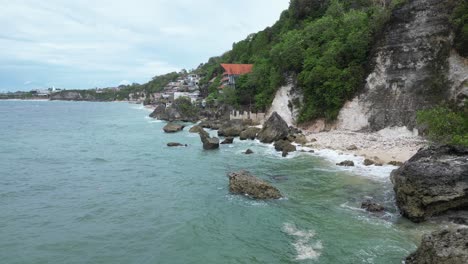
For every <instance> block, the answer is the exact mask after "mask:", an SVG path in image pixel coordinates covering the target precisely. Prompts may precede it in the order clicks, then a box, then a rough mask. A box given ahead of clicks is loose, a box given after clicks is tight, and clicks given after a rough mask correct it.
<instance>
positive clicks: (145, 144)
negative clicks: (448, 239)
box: [0, 101, 433, 264]
mask: <svg viewBox="0 0 468 264" xmlns="http://www.w3.org/2000/svg"><path fill="white" fill-rule="evenodd" d="M149 113H150V112H149V111H148V110H147V109H144V108H143V107H141V106H139V105H132V104H127V103H91V102H59V101H53V102H49V101H0V212H1V214H0V263H7V264H10V263H12V264H13V263H15V264H16V263H18V264H19V263H25V264H26V263H28V264H29V263H184V264H186V263H385V264H387V263H401V261H402V260H403V258H404V257H405V256H407V255H408V254H409V253H410V252H411V251H413V250H415V249H416V246H417V244H418V243H419V240H420V237H421V234H422V233H425V232H428V231H430V230H432V228H433V227H432V226H430V224H423V225H415V224H412V223H410V222H409V221H407V220H405V219H404V218H401V217H400V216H399V215H398V212H397V209H396V207H395V204H394V198H393V191H392V185H391V183H390V180H389V178H388V176H389V174H390V172H391V170H392V169H394V168H395V167H391V166H384V167H374V166H371V167H364V166H357V167H355V168H341V167H337V166H335V165H334V164H335V163H336V162H337V161H341V160H344V159H348V158H351V159H355V160H356V159H360V158H359V157H347V156H343V155H339V153H336V152H334V151H328V150H324V151H318V152H316V153H313V154H309V153H299V152H298V153H295V154H293V155H291V156H290V157H288V158H282V157H281V153H276V152H275V151H274V148H273V147H272V146H271V145H264V144H260V143H259V142H257V141H250V140H249V141H242V142H241V141H239V140H238V139H236V140H235V142H234V144H233V145H222V146H221V148H220V149H219V150H214V151H205V150H203V149H202V145H201V142H200V139H199V137H198V135H196V134H190V133H189V132H188V128H186V129H185V130H184V131H183V132H180V133H177V134H165V133H163V131H162V127H163V126H164V124H165V123H164V122H161V121H158V120H153V119H150V118H148V114H149ZM212 133H215V132H214V131H213V132H212ZM168 142H180V143H183V144H188V146H187V147H178V148H169V147H167V146H166V144H167V143H168ZM248 148H250V149H252V150H253V151H254V152H255V153H254V154H253V155H244V154H242V152H243V151H245V150H246V149H248ZM241 169H246V170H249V171H251V172H252V173H253V174H255V175H257V176H259V177H260V178H263V179H265V180H268V181H270V182H272V183H273V184H274V185H275V186H276V187H277V188H279V189H280V191H281V192H282V194H283V195H284V196H285V198H284V199H281V200H277V201H256V200H251V199H249V198H247V197H244V196H238V195H231V194H229V191H228V178H227V176H226V175H227V173H229V172H231V171H236V170H241ZM367 197H373V198H374V199H376V200H377V201H379V202H381V203H383V204H384V205H385V206H386V207H387V208H388V212H387V213H385V214H384V215H373V214H370V213H367V212H365V211H363V210H361V209H360V203H361V202H362V201H363V200H365V199H366V198H367Z"/></svg>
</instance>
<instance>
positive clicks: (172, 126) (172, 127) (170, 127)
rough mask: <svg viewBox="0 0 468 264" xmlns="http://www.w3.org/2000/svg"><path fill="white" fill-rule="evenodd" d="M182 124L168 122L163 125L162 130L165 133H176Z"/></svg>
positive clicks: (181, 128)
mask: <svg viewBox="0 0 468 264" xmlns="http://www.w3.org/2000/svg"><path fill="white" fill-rule="evenodd" d="M184 127H185V126H184V125H180V124H176V123H168V124H167V125H165V126H164V127H163V130H164V132H166V133H176V132H179V131H182V130H183V129H184Z"/></svg>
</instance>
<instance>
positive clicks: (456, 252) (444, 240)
mask: <svg viewBox="0 0 468 264" xmlns="http://www.w3.org/2000/svg"><path fill="white" fill-rule="evenodd" d="M405 263H406V264H432V263H437V264H466V263H468V228H466V227H465V228H462V227H459V228H454V227H452V228H448V229H443V230H440V231H436V232H433V233H432V234H430V235H426V236H424V237H423V239H422V242H421V245H420V246H419V248H418V249H417V250H416V252H414V253H413V254H411V255H409V256H408V257H407V258H406V262H405Z"/></svg>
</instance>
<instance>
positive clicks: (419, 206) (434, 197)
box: [391, 146, 468, 222]
mask: <svg viewBox="0 0 468 264" xmlns="http://www.w3.org/2000/svg"><path fill="white" fill-rule="evenodd" d="M391 180H392V183H393V184H394V191H395V194H396V202H397V205H398V208H399V209H400V211H401V213H402V214H403V216H405V217H407V218H408V219H410V220H411V221H413V222H422V221H424V220H427V219H428V218H430V217H432V216H435V215H440V214H443V213H445V212H446V211H448V210H457V209H463V208H467V207H468V148H467V147H461V146H439V147H435V146H431V147H426V148H423V149H420V150H419V151H418V153H416V155H414V156H413V157H412V158H411V159H410V160H409V161H407V162H406V163H405V164H403V166H402V167H400V168H399V169H397V170H394V171H393V172H392V174H391Z"/></svg>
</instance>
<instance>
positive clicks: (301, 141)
mask: <svg viewBox="0 0 468 264" xmlns="http://www.w3.org/2000/svg"><path fill="white" fill-rule="evenodd" d="M294 143H297V144H299V145H302V146H304V145H306V144H307V138H306V136H305V135H303V134H299V135H296V136H295V138H294Z"/></svg>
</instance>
